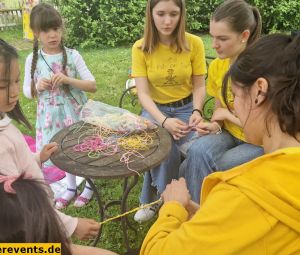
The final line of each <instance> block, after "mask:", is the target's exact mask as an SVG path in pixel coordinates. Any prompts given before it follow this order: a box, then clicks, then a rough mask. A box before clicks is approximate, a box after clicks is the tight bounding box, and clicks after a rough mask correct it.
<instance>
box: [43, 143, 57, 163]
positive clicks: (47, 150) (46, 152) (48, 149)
mask: <svg viewBox="0 0 300 255" xmlns="http://www.w3.org/2000/svg"><path fill="white" fill-rule="evenodd" d="M57 148H58V144H57V143H49V144H46V145H45V146H44V147H43V149H42V150H41V153H40V159H41V162H42V163H43V162H45V161H47V160H48V159H49V158H50V156H51V155H52V153H53V152H55V151H56V150H57Z"/></svg>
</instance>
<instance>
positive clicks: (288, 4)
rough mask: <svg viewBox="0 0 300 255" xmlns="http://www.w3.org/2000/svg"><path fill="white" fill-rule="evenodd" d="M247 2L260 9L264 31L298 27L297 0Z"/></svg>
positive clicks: (299, 2)
mask: <svg viewBox="0 0 300 255" xmlns="http://www.w3.org/2000/svg"><path fill="white" fill-rule="evenodd" d="M249 2H250V3H251V4H253V5H255V6H257V8H258V9H259V10H260V13H261V15H262V20H263V32H264V33H270V32H276V31H282V32H283V31H292V30H299V29H300V1H299V0H268V1H265V0H251V1H249Z"/></svg>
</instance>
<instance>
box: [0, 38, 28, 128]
mask: <svg viewBox="0 0 300 255" xmlns="http://www.w3.org/2000/svg"><path fill="white" fill-rule="evenodd" d="M17 59H18V53H17V51H16V49H15V48H14V47H13V46H11V45H9V44H8V43H7V42H5V41H4V40H2V39H0V62H1V63H2V64H3V65H2V66H3V67H4V70H3V74H4V77H0V79H3V80H7V91H8V93H7V101H8V100H9V86H10V82H9V80H10V69H11V63H12V61H13V60H17ZM7 115H8V116H9V117H10V118H12V119H14V120H15V121H17V122H19V123H23V124H24V125H25V126H26V127H28V128H31V125H30V123H29V121H28V120H27V119H26V117H25V115H24V114H23V111H22V109H21V106H20V103H19V101H18V102H17V104H16V106H15V107H14V109H13V110H12V111H10V112H8V113H7Z"/></svg>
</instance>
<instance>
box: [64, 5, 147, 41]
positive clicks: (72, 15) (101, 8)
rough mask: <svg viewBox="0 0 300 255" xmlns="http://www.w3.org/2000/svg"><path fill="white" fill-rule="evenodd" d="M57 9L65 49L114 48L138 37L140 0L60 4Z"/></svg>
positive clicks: (141, 21)
mask: <svg viewBox="0 0 300 255" xmlns="http://www.w3.org/2000/svg"><path fill="white" fill-rule="evenodd" d="M59 8H60V10H61V13H62V15H63V17H64V19H65V23H66V28H67V31H68V36H67V40H68V45H71V46H75V45H80V46H82V47H97V46H115V45H122V44H128V43H131V42H133V41H135V40H136V39H138V38H140V37H141V36H142V32H143V26H144V15H145V8H146V1H144V0H126V1H119V0H89V1H85V0H72V1H61V3H60V4H59Z"/></svg>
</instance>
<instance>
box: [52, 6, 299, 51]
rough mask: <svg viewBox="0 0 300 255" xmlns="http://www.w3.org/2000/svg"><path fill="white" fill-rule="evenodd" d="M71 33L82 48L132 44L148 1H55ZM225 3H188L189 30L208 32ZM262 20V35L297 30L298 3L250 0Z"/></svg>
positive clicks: (72, 40)
mask: <svg viewBox="0 0 300 255" xmlns="http://www.w3.org/2000/svg"><path fill="white" fill-rule="evenodd" d="M53 1H54V2H55V3H56V4H58V6H59V9H60V11H61V13H62V15H63V17H64V19H65V23H66V28H67V31H68V37H67V41H68V45H70V46H81V47H99V46H110V47H113V46H116V45H124V44H131V43H133V42H134V41H135V40H137V39H138V38H140V37H141V36H142V34H143V26H144V16H145V7H146V2H147V0H89V1H86V0H68V1H66V0H60V1H59V0H53ZM221 2H223V0H209V1H208V0H186V6H187V30H188V31H190V32H192V33H201V32H207V31H208V28H209V18H210V16H211V13H212V12H213V11H214V9H215V8H216V7H217V6H218V5H219V4H220V3H221ZM249 3H250V4H253V5H255V6H257V7H258V8H259V10H260V12H261V14H262V18H263V32H264V33H269V32H274V31H291V30H298V29H299V28H300V27H299V20H300V1H299V0H289V1H286V0H268V1H265V0H249Z"/></svg>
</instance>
